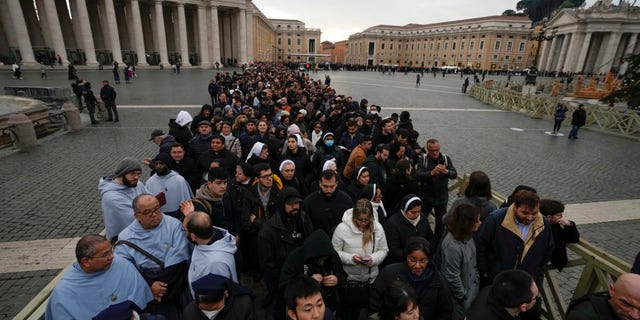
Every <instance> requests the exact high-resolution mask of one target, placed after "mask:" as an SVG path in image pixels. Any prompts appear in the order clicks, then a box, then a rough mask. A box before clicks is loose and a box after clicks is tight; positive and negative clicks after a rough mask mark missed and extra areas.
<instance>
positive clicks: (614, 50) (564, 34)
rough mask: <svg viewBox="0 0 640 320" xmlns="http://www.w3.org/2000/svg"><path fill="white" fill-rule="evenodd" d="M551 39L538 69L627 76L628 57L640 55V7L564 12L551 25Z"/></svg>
mask: <svg viewBox="0 0 640 320" xmlns="http://www.w3.org/2000/svg"><path fill="white" fill-rule="evenodd" d="M546 27H547V35H551V36H553V38H552V39H551V40H548V41H545V42H543V44H542V49H541V54H540V56H541V58H540V61H539V62H538V69H540V70H545V71H558V72H582V73H607V72H609V71H611V72H614V73H621V74H622V73H624V72H625V71H626V69H627V67H628V63H621V62H623V60H624V57H625V56H628V55H630V54H638V53H640V44H639V43H638V34H639V33H640V7H631V6H630V5H629V4H628V3H627V2H625V1H621V2H620V3H619V4H618V5H613V4H611V1H608V2H607V1H602V2H598V3H596V4H595V5H593V6H592V7H590V8H577V9H563V10H560V11H558V12H556V13H555V14H554V15H553V16H552V17H551V19H549V21H548V22H547V25H546Z"/></svg>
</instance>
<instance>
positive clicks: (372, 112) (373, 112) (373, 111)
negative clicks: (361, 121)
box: [369, 110, 378, 114]
mask: <svg viewBox="0 0 640 320" xmlns="http://www.w3.org/2000/svg"><path fill="white" fill-rule="evenodd" d="M369 113H371V114H378V111H376V110H371V111H369Z"/></svg>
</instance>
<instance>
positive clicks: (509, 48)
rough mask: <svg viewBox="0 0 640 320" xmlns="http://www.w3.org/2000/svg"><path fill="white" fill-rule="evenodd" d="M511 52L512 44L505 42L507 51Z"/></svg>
mask: <svg viewBox="0 0 640 320" xmlns="http://www.w3.org/2000/svg"><path fill="white" fill-rule="evenodd" d="M511 50H513V42H511V41H509V42H507V51H511Z"/></svg>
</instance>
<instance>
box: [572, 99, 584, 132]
mask: <svg viewBox="0 0 640 320" xmlns="http://www.w3.org/2000/svg"><path fill="white" fill-rule="evenodd" d="M585 124H587V112H586V111H585V110H584V104H582V103H581V104H579V105H578V109H576V111H574V112H573V115H572V116H571V125H572V126H573V127H572V128H571V132H569V139H578V130H580V127H582V126H584V125H585Z"/></svg>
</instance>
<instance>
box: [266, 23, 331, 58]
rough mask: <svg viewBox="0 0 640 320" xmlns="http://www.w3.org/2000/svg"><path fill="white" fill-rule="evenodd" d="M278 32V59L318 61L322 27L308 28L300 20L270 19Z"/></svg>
mask: <svg viewBox="0 0 640 320" xmlns="http://www.w3.org/2000/svg"><path fill="white" fill-rule="evenodd" d="M270 21H271V24H272V25H273V26H274V28H275V32H276V45H275V46H276V49H277V53H276V59H275V61H277V62H285V63H296V62H298V63H316V62H318V61H319V60H318V57H319V55H320V54H321V53H320V35H321V34H322V32H321V31H320V29H315V28H307V27H306V26H305V23H304V22H302V21H300V20H290V19H270Z"/></svg>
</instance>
